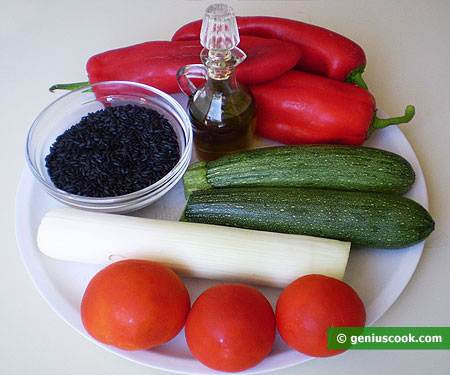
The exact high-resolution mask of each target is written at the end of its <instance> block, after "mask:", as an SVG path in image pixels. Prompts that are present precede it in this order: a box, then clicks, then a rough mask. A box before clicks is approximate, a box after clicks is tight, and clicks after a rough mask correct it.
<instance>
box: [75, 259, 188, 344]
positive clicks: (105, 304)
mask: <svg viewBox="0 0 450 375" xmlns="http://www.w3.org/2000/svg"><path fill="white" fill-rule="evenodd" d="M189 308H190V298H189V293H188V291H187V289H186V287H185V285H184V284H183V282H182V281H181V279H180V278H179V277H178V276H177V275H176V274H175V272H173V271H172V270H171V269H170V268H168V267H166V266H164V265H162V264H159V263H156V262H150V261H144V260H124V261H119V262H116V263H113V264H111V265H109V266H107V267H106V268H104V269H103V270H101V271H100V272H98V273H97V274H96V275H95V276H94V277H93V279H92V280H91V281H90V283H89V284H88V286H87V288H86V291H85V293H84V296H83V299H82V302H81V319H82V322H83V325H84V327H85V328H86V330H87V332H88V333H89V334H90V335H91V336H92V337H94V338H95V339H96V340H98V341H100V342H102V343H104V344H108V345H112V346H115V347H117V348H120V349H124V350H143V349H149V348H152V347H154V346H157V345H160V344H163V343H165V342H167V341H169V340H171V339H172V338H173V337H175V336H176V335H177V334H178V333H179V332H180V331H181V329H182V328H183V326H184V323H185V321H186V318H187V314H188V312H189Z"/></svg>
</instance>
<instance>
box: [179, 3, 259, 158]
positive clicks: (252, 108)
mask: <svg viewBox="0 0 450 375" xmlns="http://www.w3.org/2000/svg"><path fill="white" fill-rule="evenodd" d="M200 37H201V43H202V45H203V47H204V49H203V51H202V52H201V55H200V57H201V59H202V62H203V64H194V65H187V66H185V67H183V68H182V69H180V71H179V72H178V81H179V83H180V87H181V88H182V90H183V91H184V92H185V93H186V94H188V95H189V101H188V114H189V117H190V119H191V123H192V126H193V132H194V147H195V150H196V153H197V156H198V157H199V158H200V159H202V160H214V159H217V158H219V157H221V156H224V155H227V154H230V153H233V152H237V151H242V150H245V149H248V148H250V146H251V145H252V142H253V135H254V129H255V122H256V105H255V100H254V98H253V95H252V94H251V92H250V91H249V90H248V89H247V88H246V87H245V86H243V85H241V84H240V83H239V82H238V81H237V80H236V66H237V65H238V64H240V63H241V62H242V61H243V60H244V59H245V58H246V55H245V53H244V52H243V51H241V50H240V49H238V48H237V47H236V46H237V44H238V43H239V33H238V29H237V24H236V18H235V16H234V13H233V9H232V8H231V7H230V6H228V5H225V4H214V5H211V6H210V7H208V8H207V9H206V12H205V17H204V19H203V23H202V29H201V34H200ZM199 77H201V78H203V79H205V84H204V85H203V86H201V87H200V88H198V89H197V88H196V87H195V86H194V85H193V83H192V81H191V80H190V78H199Z"/></svg>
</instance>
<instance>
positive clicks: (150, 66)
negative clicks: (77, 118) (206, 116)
mask: <svg viewBox="0 0 450 375" xmlns="http://www.w3.org/2000/svg"><path fill="white" fill-rule="evenodd" d="M239 47H240V48H241V49H242V50H243V51H244V52H245V53H246V54H247V59H246V60H244V62H243V63H242V64H240V65H239V66H238V67H237V70H236V77H237V79H238V81H239V82H241V83H243V84H246V85H250V84H257V83H261V82H265V81H267V80H270V79H273V78H275V77H278V76H280V75H281V74H283V73H285V72H287V71H288V70H290V69H291V68H292V67H294V66H295V64H296V63H297V61H298V60H299V59H300V56H301V52H300V50H299V48H298V47H297V46H295V45H294V44H291V43H288V42H284V41H281V40H276V39H266V38H260V37H254V36H243V37H242V38H241V42H240V44H239ZM202 48H203V47H202V46H201V45H200V42H199V41H198V40H194V41H180V42H169V41H154V42H146V43H141V44H137V45H134V46H130V47H124V48H119V49H115V50H111V51H107V52H103V53H100V54H98V55H95V56H93V57H91V58H90V59H89V60H88V62H87V65H86V70H87V72H88V75H89V82H90V83H91V84H93V83H97V82H102V81H134V82H140V83H144V84H147V85H150V86H153V87H156V88H158V89H160V90H162V91H165V92H167V93H170V94H172V93H176V92H179V91H180V88H179V86H178V82H177V78H176V75H177V71H178V69H180V68H181V67H183V66H184V65H188V64H199V63H201V61H200V52H201V50H202ZM89 82H80V83H75V84H58V85H54V86H52V87H51V88H50V91H53V90H55V89H69V90H71V89H75V88H77V87H81V86H85V85H87V84H89Z"/></svg>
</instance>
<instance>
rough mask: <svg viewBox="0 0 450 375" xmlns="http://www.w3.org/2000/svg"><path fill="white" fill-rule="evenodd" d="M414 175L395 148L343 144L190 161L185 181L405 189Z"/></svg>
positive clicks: (206, 185)
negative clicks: (393, 149)
mask: <svg viewBox="0 0 450 375" xmlns="http://www.w3.org/2000/svg"><path fill="white" fill-rule="evenodd" d="M414 180H415V173H414V170H413V168H412V166H411V165H410V163H409V162H408V161H407V160H406V159H404V158H403V157H402V156H400V155H397V154H395V153H392V152H389V151H385V150H381V149H376V148H370V147H356V146H345V145H301V146H277V147H268V148H260V149H255V150H249V151H243V152H238V153H234V154H230V155H227V156H224V157H222V158H220V159H217V160H214V161H210V162H198V163H195V164H192V165H191V166H190V167H189V169H188V170H187V171H186V173H185V175H184V177H183V181H184V187H185V193H186V197H188V196H189V194H190V193H191V192H192V191H195V190H206V189H211V188H217V187H239V186H243V187H244V186H295V187H310V188H321V189H335V190H350V191H353V190H356V191H375V192H381V193H395V194H403V193H405V192H407V191H408V190H409V189H410V188H411V186H412V184H413V183H414Z"/></svg>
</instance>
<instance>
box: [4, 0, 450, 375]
mask: <svg viewBox="0 0 450 375" xmlns="http://www.w3.org/2000/svg"><path fill="white" fill-rule="evenodd" d="M211 3H212V2H210V1H150V0H140V1H135V0H129V1H123V0H122V1H118V0H107V1H106V0H105V1H101V0H91V1H83V0H80V1H56V0H55V1H50V0H41V1H31V0H30V1H25V0H2V1H0V95H1V99H0V103H1V115H0V116H1V122H0V132H1V133H0V140H1V142H2V147H1V148H0V153H1V159H0V160H1V163H2V165H1V171H2V183H1V185H0V189H1V190H0V191H1V195H0V196H1V197H2V200H1V202H0V208H1V212H2V215H1V225H0V231H1V232H0V238H1V240H2V242H1V244H2V247H1V251H2V260H1V272H0V296H1V308H0V324H1V329H0V332H1V333H0V336H1V339H0V374H5V375H15V374H46V375H54V374H55V375H56V374H58V375H59V374H61V373H63V374H65V375H72V374H74V375H75V374H77V375H79V374H111V375H114V374H121V375H122V374H127V375H135V374H147V375H148V374H155V375H156V374H166V372H163V371H158V370H154V369H151V368H147V367H144V366H141V365H137V364H134V363H132V362H130V361H128V360H125V359H122V358H119V357H117V356H115V355H113V354H111V353H109V352H107V351H105V350H104V349H102V348H100V347H98V346H96V345H95V344H93V343H91V342H90V341H88V340H86V339H85V338H84V337H82V336H81V335H79V334H78V333H76V332H75V331H74V330H73V329H72V328H71V327H69V326H68V325H67V324H66V323H64V322H63V321H62V320H61V319H60V318H59V317H58V316H57V315H56V314H55V313H54V312H53V310H52V309H51V308H50V306H49V305H47V303H46V302H45V301H44V299H43V298H42V297H41V296H40V294H39V292H38V291H37V289H36V288H35V287H34V286H33V284H32V282H31V280H30V278H29V277H28V275H27V273H26V271H25V268H24V267H23V265H22V262H21V259H20V256H19V252H18V249H17V245H16V240H15V233H14V232H15V229H14V222H13V215H14V213H13V209H14V199H15V192H16V188H17V183H18V180H19V176H20V173H21V171H22V169H23V167H24V165H25V160H24V143H25V137H26V133H27V131H28V127H29V126H30V124H31V122H32V121H33V119H34V118H35V117H36V116H37V115H38V114H39V112H40V111H41V110H42V109H43V108H44V107H45V106H46V105H48V104H49V103H50V102H51V101H52V100H54V98H55V95H54V94H53V95H52V94H50V93H49V92H48V90H47V88H48V87H49V86H50V85H51V84H53V83H57V82H72V81H78V80H80V81H81V80H84V79H85V77H86V73H85V63H86V60H87V59H88V57H89V56H91V55H93V54H95V53H98V52H101V51H105V50H108V49H113V48H117V47H121V46H126V45H130V44H135V43H138V42H143V41H147V40H157V39H161V40H167V39H169V38H170V37H171V35H172V33H173V31H175V30H176V28H177V27H178V26H179V25H182V24H184V23H186V22H188V21H191V20H192V19H196V18H199V17H201V16H202V14H203V10H204V9H205V8H206V7H207V6H208V5H209V4H211ZM228 3H229V4H231V5H232V6H233V7H234V9H235V11H236V13H237V14H238V15H274V16H281V17H290V18H294V19H299V20H303V21H310V22H312V23H314V24H317V25H321V26H324V27H327V28H330V29H332V30H335V31H337V32H339V33H341V34H344V35H346V36H347V37H349V38H351V39H354V40H355V41H357V42H358V43H359V44H360V45H361V46H363V48H364V50H365V51H366V54H367V58H368V67H367V69H366V73H365V75H364V77H365V80H366V82H367V83H368V85H369V87H370V88H371V91H372V92H373V94H374V95H375V97H376V98H377V102H378V106H379V107H380V108H383V110H384V111H385V112H387V113H390V114H398V113H400V112H401V111H402V110H403V108H404V107H405V106H406V105H407V104H414V105H415V106H416V110H417V115H416V117H415V119H414V120H413V121H412V123H410V124H408V125H404V126H401V129H402V130H403V132H404V134H405V135H406V137H407V138H408V140H409V142H410V143H411V144H412V146H413V148H414V149H415V151H416V154H417V156H418V158H419V160H420V162H421V165H422V168H423V171H424V174H425V178H426V181H427V186H428V193H429V201H430V203H429V207H430V212H431V213H432V215H433V216H434V218H435V220H436V223H437V229H436V231H435V232H434V233H433V235H432V236H431V238H430V239H429V240H428V241H427V243H426V246H425V250H424V254H423V257H422V259H421V261H420V263H419V265H418V268H417V271H416V273H415V274H414V276H413V277H412V280H411V282H410V283H409V285H408V286H407V288H406V289H405V291H404V292H403V293H402V295H401V296H400V298H399V299H398V300H397V302H396V303H395V304H394V305H393V306H392V307H391V308H390V309H389V311H388V312H387V313H386V314H385V315H384V316H383V317H382V318H381V319H380V320H379V321H378V322H377V323H376V325H377V326H450V272H449V265H450V251H449V250H450V237H449V233H450V223H449V212H450V200H449V198H448V191H449V185H450V168H449V141H450V130H449V129H450V124H449V119H450V88H449V87H450V1H447V0H440V1H439V0H433V1H427V0H410V1H406V0H398V1H391V0H376V1H358V0H345V1H335V0H328V1H293V0H292V1H251V0H249V1H244V0H242V1H229V2H228ZM297 373H302V374H304V375H305V374H356V373H358V374H361V373H364V374H380V373H383V374H402V373H408V374H425V373H429V374H449V373H450V351H349V352H347V353H345V354H343V355H341V356H337V357H333V358H329V359H326V360H313V361H310V362H308V363H304V364H301V365H299V366H296V367H292V368H288V369H285V370H282V371H277V372H276V374H280V375H288V374H297Z"/></svg>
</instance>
